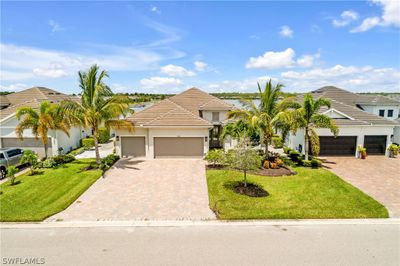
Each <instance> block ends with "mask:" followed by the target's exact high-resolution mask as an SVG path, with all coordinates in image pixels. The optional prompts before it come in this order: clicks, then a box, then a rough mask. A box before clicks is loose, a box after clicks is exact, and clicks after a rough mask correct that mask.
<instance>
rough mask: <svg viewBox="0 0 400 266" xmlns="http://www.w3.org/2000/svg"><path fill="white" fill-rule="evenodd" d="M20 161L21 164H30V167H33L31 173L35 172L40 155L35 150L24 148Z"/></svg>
mask: <svg viewBox="0 0 400 266" xmlns="http://www.w3.org/2000/svg"><path fill="white" fill-rule="evenodd" d="M19 162H20V164H26V163H27V164H29V167H30V168H31V175H34V174H35V168H36V166H37V163H38V156H37V154H36V153H35V152H33V151H31V150H24V153H23V154H22V157H21V159H20V161H19Z"/></svg>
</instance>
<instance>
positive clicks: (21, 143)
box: [1, 138, 51, 149]
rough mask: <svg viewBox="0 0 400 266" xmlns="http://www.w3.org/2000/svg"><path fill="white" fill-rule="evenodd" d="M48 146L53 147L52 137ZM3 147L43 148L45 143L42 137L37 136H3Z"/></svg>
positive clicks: (48, 141)
mask: <svg viewBox="0 0 400 266" xmlns="http://www.w3.org/2000/svg"><path fill="white" fill-rule="evenodd" d="M47 146H48V147H49V148H51V138H49V139H48V140H47ZM1 147H2V148H15V147H18V148H26V149H28V148H42V147H43V143H42V141H41V140H40V139H36V138H24V139H19V138H2V139H1Z"/></svg>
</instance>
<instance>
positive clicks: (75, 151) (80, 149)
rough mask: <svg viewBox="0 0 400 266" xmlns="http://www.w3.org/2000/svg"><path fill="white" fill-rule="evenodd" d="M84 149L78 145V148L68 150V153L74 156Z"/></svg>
mask: <svg viewBox="0 0 400 266" xmlns="http://www.w3.org/2000/svg"><path fill="white" fill-rule="evenodd" d="M84 151H85V148H84V147H80V148H77V149H75V150H72V151H70V152H69V153H68V154H69V155H72V156H76V155H78V154H81V153H83V152H84Z"/></svg>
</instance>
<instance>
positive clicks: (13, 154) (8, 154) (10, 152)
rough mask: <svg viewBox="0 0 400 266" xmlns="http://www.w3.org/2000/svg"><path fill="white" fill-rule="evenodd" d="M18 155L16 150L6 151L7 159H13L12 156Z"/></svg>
mask: <svg viewBox="0 0 400 266" xmlns="http://www.w3.org/2000/svg"><path fill="white" fill-rule="evenodd" d="M18 154H19V153H18V150H17V149H15V150H9V151H7V156H8V157H14V156H16V155H18Z"/></svg>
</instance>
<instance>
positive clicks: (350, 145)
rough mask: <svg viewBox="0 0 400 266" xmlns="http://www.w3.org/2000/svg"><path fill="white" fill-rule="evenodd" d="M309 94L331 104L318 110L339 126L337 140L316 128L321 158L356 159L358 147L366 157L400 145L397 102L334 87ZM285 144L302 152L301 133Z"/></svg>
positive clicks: (300, 97)
mask: <svg viewBox="0 0 400 266" xmlns="http://www.w3.org/2000/svg"><path fill="white" fill-rule="evenodd" d="M311 93H312V95H313V97H314V98H319V97H324V98H327V99H329V100H330V101H331V108H321V110H320V112H321V113H324V114H326V115H328V116H329V117H331V118H332V119H334V120H335V122H336V124H337V125H338V127H339V135H338V136H337V137H336V138H335V137H333V135H332V133H331V132H330V131H329V130H328V129H325V128H319V129H317V133H318V135H319V140H320V155H323V156H324V155H333V156H338V155H340V156H357V146H358V145H362V146H364V147H365V148H366V149H367V154H371V155H385V154H386V153H387V149H386V148H387V147H388V145H390V144H391V143H400V122H399V117H400V102H399V101H396V100H394V99H391V98H388V97H385V96H380V95H360V94H356V93H352V92H350V91H346V90H343V89H340V88H337V87H333V86H327V87H322V88H320V89H318V90H315V91H312V92H311ZM299 101H302V95H300V96H299ZM286 145H287V146H289V147H290V148H292V149H297V150H301V151H302V153H304V130H299V131H298V132H297V133H296V134H290V136H289V137H288V139H287V141H286Z"/></svg>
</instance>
